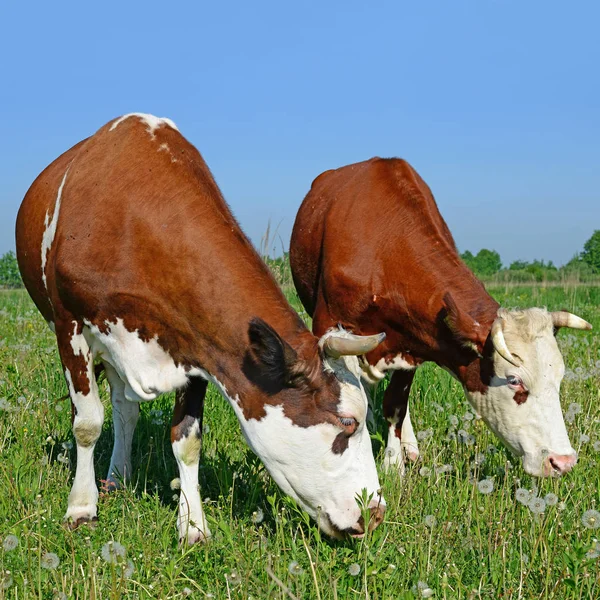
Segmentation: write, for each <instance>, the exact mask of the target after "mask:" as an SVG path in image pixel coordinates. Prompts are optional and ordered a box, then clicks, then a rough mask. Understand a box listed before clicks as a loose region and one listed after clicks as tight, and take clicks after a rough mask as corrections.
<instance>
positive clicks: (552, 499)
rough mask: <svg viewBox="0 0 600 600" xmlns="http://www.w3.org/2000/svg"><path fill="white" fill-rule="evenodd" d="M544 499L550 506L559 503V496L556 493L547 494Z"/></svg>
mask: <svg viewBox="0 0 600 600" xmlns="http://www.w3.org/2000/svg"><path fill="white" fill-rule="evenodd" d="M544 500H545V501H546V504H547V505H548V506H554V505H556V504H558V496H557V495H556V494H552V493H550V494H546V495H545V496H544Z"/></svg>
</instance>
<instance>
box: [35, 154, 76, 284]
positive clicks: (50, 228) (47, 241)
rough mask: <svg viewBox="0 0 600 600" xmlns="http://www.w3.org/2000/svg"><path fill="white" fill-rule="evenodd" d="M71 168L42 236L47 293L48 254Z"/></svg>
mask: <svg viewBox="0 0 600 600" xmlns="http://www.w3.org/2000/svg"><path fill="white" fill-rule="evenodd" d="M69 167H70V165H69ZM69 167H67V170H66V171H65V174H64V176H63V178H62V181H61V184H60V186H59V188H58V194H57V195H56V201H55V203H54V211H53V212H52V218H50V215H49V213H48V211H46V218H45V219H44V228H45V229H44V233H43V235H42V281H43V282H44V287H45V288H46V291H48V283H47V281H46V261H47V260H48V252H50V248H51V247H52V242H53V241H54V236H55V235H56V226H57V224H58V214H59V213H60V203H61V200H62V192H63V188H64V187H65V181H66V180H67V175H68V173H69Z"/></svg>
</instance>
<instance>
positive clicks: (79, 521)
mask: <svg viewBox="0 0 600 600" xmlns="http://www.w3.org/2000/svg"><path fill="white" fill-rule="evenodd" d="M97 522H98V517H97V516H96V506H73V507H71V506H70V507H69V509H68V510H67V514H66V515H65V525H66V527H67V528H68V529H71V530H73V529H77V528H78V527H79V526H80V525H90V526H92V527H95V526H96V523H97Z"/></svg>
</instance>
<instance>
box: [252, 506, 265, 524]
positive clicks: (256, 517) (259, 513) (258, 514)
mask: <svg viewBox="0 0 600 600" xmlns="http://www.w3.org/2000/svg"><path fill="white" fill-rule="evenodd" d="M250 518H251V519H252V522H253V523H255V524H256V525H258V524H259V523H262V522H263V519H264V518H265V513H264V512H263V510H262V508H257V509H256V510H255V511H254V512H253V513H252V516H251V517H250Z"/></svg>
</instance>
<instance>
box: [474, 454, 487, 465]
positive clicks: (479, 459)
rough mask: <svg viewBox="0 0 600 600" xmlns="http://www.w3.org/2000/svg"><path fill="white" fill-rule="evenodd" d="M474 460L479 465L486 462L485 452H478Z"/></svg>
mask: <svg viewBox="0 0 600 600" xmlns="http://www.w3.org/2000/svg"><path fill="white" fill-rule="evenodd" d="M474 462H475V464H476V465H477V466H480V465H482V464H483V463H484V462H485V454H484V453H483V452H478V453H477V454H476V455H475V459H474Z"/></svg>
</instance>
